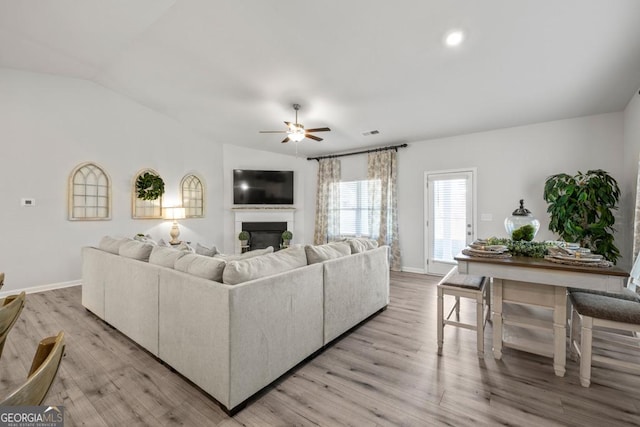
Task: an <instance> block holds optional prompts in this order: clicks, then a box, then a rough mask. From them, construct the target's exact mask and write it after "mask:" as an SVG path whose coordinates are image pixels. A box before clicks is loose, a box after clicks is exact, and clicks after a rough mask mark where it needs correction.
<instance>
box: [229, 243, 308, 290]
mask: <svg viewBox="0 0 640 427" xmlns="http://www.w3.org/2000/svg"><path fill="white" fill-rule="evenodd" d="M305 265H307V256H306V254H305V252H304V248H303V247H302V246H299V247H298V246H296V247H292V248H288V249H283V250H280V251H278V252H274V253H272V254H266V255H262V256H257V257H253V258H248V259H239V260H234V261H229V263H227V266H226V267H225V269H224V273H223V275H222V283H225V284H227V285H237V284H238V283H242V282H248V281H249V280H253V279H258V278H260V277H267V276H273V275H274V274H278V273H284V272H285V271H289V270H294V269H296V268H300V267H304V266H305Z"/></svg>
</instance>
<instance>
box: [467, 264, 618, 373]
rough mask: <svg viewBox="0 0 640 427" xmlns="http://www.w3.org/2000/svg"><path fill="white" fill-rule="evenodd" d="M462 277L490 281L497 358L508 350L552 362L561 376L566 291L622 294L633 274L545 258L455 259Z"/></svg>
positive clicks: (563, 370) (564, 352) (564, 356)
mask: <svg viewBox="0 0 640 427" xmlns="http://www.w3.org/2000/svg"><path fill="white" fill-rule="evenodd" d="M455 260H456V261H457V263H458V272H459V273H461V274H469V275H476V276H487V277H490V278H491V279H492V280H491V296H492V298H491V299H492V301H491V314H492V315H491V319H492V322H493V346H492V349H493V355H494V357H495V358H496V359H501V358H502V349H503V347H509V348H514V349H517V350H521V351H526V352H530V353H534V354H540V355H542V356H546V357H551V358H553V368H554V371H555V374H556V375H557V376H560V377H562V376H564V374H565V365H566V335H567V332H566V331H567V329H566V328H567V288H570V287H571V288H582V289H588V290H597V291H605V292H621V291H622V289H623V288H624V287H625V285H626V281H627V278H628V277H629V274H628V273H627V272H626V271H624V270H622V269H621V268H618V267H615V266H610V267H598V266H583V265H570V264H560V263H556V262H552V261H549V260H547V259H544V258H533V257H523V256H509V257H502V258H493V257H480V256H469V255H465V254H462V253H460V254H458V255H457V256H456V257H455Z"/></svg>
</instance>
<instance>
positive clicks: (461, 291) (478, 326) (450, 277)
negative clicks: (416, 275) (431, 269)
mask: <svg viewBox="0 0 640 427" xmlns="http://www.w3.org/2000/svg"><path fill="white" fill-rule="evenodd" d="M489 280H490V279H489V278H488V277H484V276H472V275H466V274H459V273H458V267H457V266H455V267H453V268H452V269H451V270H450V271H449V273H447V275H446V276H444V277H443V278H442V280H440V282H439V283H438V314H437V316H438V354H439V355H441V354H442V346H443V343H444V327H445V325H451V326H455V327H458V328H464V329H470V330H473V331H476V345H477V350H478V356H479V357H483V356H484V325H485V323H486V321H487V319H488V318H489V314H490V313H491V295H490V291H489ZM445 295H451V296H453V297H455V302H454V304H453V307H452V308H451V311H449V314H448V315H447V317H446V318H445V317H444V297H445ZM461 297H462V298H470V299H472V300H474V301H475V302H476V322H475V324H470V323H464V322H460V298H461ZM485 308H486V314H485ZM454 311H455V313H456V319H457V320H451V315H452V314H453V312H454Z"/></svg>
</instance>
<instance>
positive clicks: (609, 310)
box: [568, 256, 640, 387]
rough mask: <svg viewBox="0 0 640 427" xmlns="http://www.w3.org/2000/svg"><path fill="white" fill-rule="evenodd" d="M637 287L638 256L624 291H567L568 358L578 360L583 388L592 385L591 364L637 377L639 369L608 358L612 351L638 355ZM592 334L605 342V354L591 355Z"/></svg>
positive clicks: (639, 315) (639, 276) (639, 303)
mask: <svg viewBox="0 0 640 427" xmlns="http://www.w3.org/2000/svg"><path fill="white" fill-rule="evenodd" d="M638 283H640V256H639V257H638V258H636V261H635V262H634V265H633V268H632V269H631V273H630V275H629V280H628V282H627V287H626V288H625V289H623V290H622V291H621V292H619V293H615V292H601V291H594V290H587V289H580V288H570V289H569V290H568V295H569V298H568V300H569V303H570V305H571V315H570V320H569V323H570V325H571V328H570V333H569V347H570V349H569V354H570V356H571V358H572V359H574V360H578V359H579V360H580V384H582V386H583V387H589V385H590V384H591V365H592V364H593V362H597V363H600V364H604V365H608V366H614V367H617V368H622V369H625V370H630V371H633V372H637V373H640V365H634V364H632V363H631V362H629V361H627V360H622V359H621V358H618V357H612V356H611V355H612V354H613V353H614V352H613V351H612V349H616V352H620V351H622V352H625V351H626V352H631V353H632V354H635V355H636V356H638V355H640V340H638V336H640V295H639V294H638V293H636V291H635V290H636V285H637V284H638ZM579 325H580V328H578V326H579ZM578 331H579V333H578ZM594 334H595V335H596V338H598V339H599V340H602V341H606V343H607V348H608V350H607V351H605V352H598V354H595V355H594V354H593V347H594V346H593V341H594V340H593V338H594ZM611 346H613V347H611Z"/></svg>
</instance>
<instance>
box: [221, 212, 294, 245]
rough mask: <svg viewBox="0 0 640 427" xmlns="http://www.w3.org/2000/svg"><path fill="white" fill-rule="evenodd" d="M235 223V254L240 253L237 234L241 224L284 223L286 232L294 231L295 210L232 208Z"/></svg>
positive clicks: (240, 229)
mask: <svg viewBox="0 0 640 427" xmlns="http://www.w3.org/2000/svg"><path fill="white" fill-rule="evenodd" d="M231 210H232V211H233V214H234V222H235V234H234V240H235V253H237V254H239V253H240V252H241V248H240V241H239V240H238V234H240V232H241V231H242V223H243V222H286V223H287V230H293V229H294V227H293V226H294V223H293V218H294V213H295V210H296V209H295V208H232V209H231Z"/></svg>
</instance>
